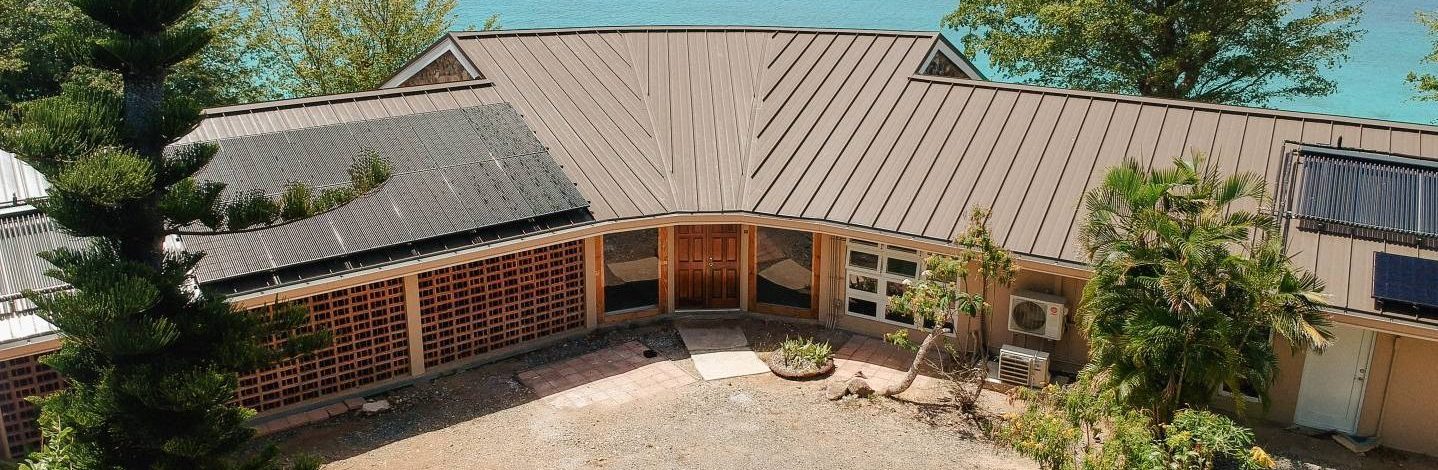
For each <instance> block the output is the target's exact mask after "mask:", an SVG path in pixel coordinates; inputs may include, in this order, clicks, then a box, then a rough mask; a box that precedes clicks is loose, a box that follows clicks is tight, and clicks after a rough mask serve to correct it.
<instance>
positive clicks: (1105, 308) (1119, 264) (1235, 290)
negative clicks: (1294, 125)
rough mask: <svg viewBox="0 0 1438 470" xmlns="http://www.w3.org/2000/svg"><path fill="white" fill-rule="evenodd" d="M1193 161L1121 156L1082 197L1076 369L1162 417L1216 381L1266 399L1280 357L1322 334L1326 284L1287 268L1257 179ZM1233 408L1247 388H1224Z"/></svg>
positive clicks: (1321, 342)
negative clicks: (1081, 352)
mask: <svg viewBox="0 0 1438 470" xmlns="http://www.w3.org/2000/svg"><path fill="white" fill-rule="evenodd" d="M1214 167H1215V165H1207V164H1206V162H1205V161H1204V160H1203V159H1202V158H1200V157H1195V158H1193V159H1184V158H1178V159H1175V160H1174V162H1173V167H1171V168H1166V169H1154V170H1148V169H1146V168H1145V167H1144V166H1143V165H1142V164H1140V163H1138V162H1134V161H1129V162H1127V163H1125V164H1124V165H1122V166H1119V167H1116V168H1114V169H1112V170H1110V171H1109V173H1108V174H1107V176H1106V177H1105V178H1104V180H1103V183H1102V184H1101V185H1100V186H1099V187H1097V188H1094V190H1092V191H1090V192H1089V193H1088V194H1087V195H1086V196H1085V199H1084V200H1085V205H1086V208H1087V215H1086V216H1085V217H1086V219H1085V220H1084V224H1083V226H1082V228H1081V229H1080V232H1079V234H1080V239H1079V241H1080V243H1081V245H1082V246H1083V248H1084V250H1085V252H1086V253H1087V255H1088V258H1089V263H1090V264H1091V265H1092V266H1093V270H1094V274H1093V277H1092V278H1091V279H1090V280H1089V282H1088V284H1087V285H1085V287H1084V296H1083V301H1082V303H1081V304H1080V309H1079V324H1080V326H1081V328H1083V330H1084V332H1085V333H1086V335H1087V336H1088V338H1089V345H1090V352H1089V363H1088V365H1087V366H1086V367H1085V369H1084V371H1083V374H1082V375H1084V376H1087V377H1091V378H1092V379H1093V380H1094V383H1095V384H1096V385H1098V386H1099V387H1100V388H1101V389H1103V390H1106V391H1112V392H1114V393H1115V394H1116V395H1117V397H1118V399H1119V400H1121V401H1122V402H1124V403H1126V404H1127V405H1129V406H1133V407H1136V408H1140V409H1145V410H1148V411H1149V415H1150V416H1152V417H1153V419H1155V420H1156V421H1157V422H1159V423H1166V422H1168V420H1169V419H1171V418H1172V417H1173V414H1174V412H1175V411H1176V410H1178V409H1179V408H1181V407H1184V406H1190V407H1203V406H1205V405H1206V404H1207V403H1208V402H1209V400H1210V399H1211V398H1212V397H1213V396H1214V394H1215V393H1216V392H1217V391H1218V390H1219V388H1220V387H1224V386H1226V387H1228V389H1229V390H1233V391H1239V390H1242V389H1244V386H1245V385H1246V386H1247V387H1248V388H1251V389H1252V390H1253V391H1254V392H1255V393H1257V394H1258V395H1259V397H1260V398H1262V399H1263V400H1264V402H1265V403H1267V400H1268V389H1269V386H1270V385H1271V384H1272V383H1273V380H1274V378H1275V377H1276V375H1275V374H1276V371H1277V368H1278V365H1277V364H1278V359H1277V355H1276V354H1275V352H1274V350H1273V344H1274V342H1273V340H1272V338H1271V337H1270V335H1277V336H1280V337H1282V338H1284V339H1286V340H1287V341H1288V343H1289V344H1291V345H1293V347H1294V348H1297V349H1321V348H1323V347H1325V346H1327V344H1328V343H1329V341H1330V340H1331V338H1332V333H1331V332H1330V331H1329V329H1328V327H1329V325H1330V323H1331V322H1330V320H1329V318H1328V316H1327V314H1326V313H1324V312H1323V311H1322V310H1321V307H1322V306H1323V305H1324V296H1323V295H1322V290H1323V283H1322V282H1321V281H1320V280H1319V279H1318V278H1317V277H1316V276H1314V275H1313V274H1312V273H1309V272H1305V271H1303V270H1301V269H1299V268H1296V267H1294V266H1292V265H1291V264H1290V262H1289V258H1288V256H1287V255H1286V253H1285V251H1284V247H1283V242H1282V237H1281V235H1280V233H1279V229H1278V224H1277V222H1276V221H1275V220H1274V218H1273V217H1272V216H1270V215H1266V214H1263V213H1259V212H1255V211H1254V210H1255V209H1256V208H1258V207H1261V206H1262V205H1263V204H1266V200H1267V195H1266V193H1265V186H1264V182H1263V179H1262V178H1261V177H1259V176H1256V175H1253V174H1239V175H1230V176H1223V175H1220V174H1219V173H1218V171H1217V170H1216V169H1213V168H1214ZM1233 395H1234V397H1235V398H1234V406H1235V407H1237V408H1239V409H1240V410H1242V409H1243V405H1244V402H1243V399H1242V398H1240V394H1239V393H1234V394H1233Z"/></svg>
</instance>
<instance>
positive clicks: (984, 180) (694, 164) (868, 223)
mask: <svg viewBox="0 0 1438 470" xmlns="http://www.w3.org/2000/svg"><path fill="white" fill-rule="evenodd" d="M451 37H453V38H454V39H455V40H457V41H459V43H460V45H461V50H462V52H463V53H464V54H465V55H466V56H467V59H468V60H470V61H471V62H472V63H473V64H474V65H475V66H476V67H477V68H478V69H479V70H480V72H481V73H483V74H484V76H485V77H487V79H486V80H471V81H466V82H457V83H450V84H440V85H426V86H421V87H411V88H402V89H391V90H380V91H374V92H364V93H355V94H347V95H336V96H326V97H317V98H305V99H299V100H287V101H281V102H273V103H259V104H253V105H243V106H235V107H228V108H219V109H213V110H210V111H208V113H207V116H208V118H207V119H206V120H205V121H204V123H203V124H202V125H201V126H200V128H199V129H197V130H196V131H195V133H194V134H193V135H192V136H190V137H188V139H189V140H214V139H219V138H225V137H236V136H243V135H253V134H257V133H264V132H273V131H278V130H286V129H295V128H302V127H309V126H315V125H322V124H326V123H334V122H346V121H352V120H361V119H373V118H378V117H389V116H398V115H405V114H414V113H421V112H425V111H431V110H438V109H453V108H456V107H460V106H472V105H479V104H490V103H499V102H509V103H511V104H512V105H513V106H514V107H515V108H516V109H517V110H518V111H519V112H520V113H521V114H522V115H523V116H524V118H525V120H526V121H527V123H528V124H529V125H530V127H531V128H533V129H534V130H535V132H536V134H537V135H538V137H539V140H540V142H542V143H544V144H545V145H546V146H548V147H549V149H550V153H551V154H552V155H553V156H554V157H555V159H556V160H557V161H558V162H559V163H560V164H562V165H563V166H564V168H565V172H566V174H567V175H568V176H569V178H570V179H571V180H573V181H574V182H575V183H576V184H577V185H578V187H579V189H580V192H581V193H582V194H583V195H584V196H585V197H587V198H588V199H590V202H591V209H592V210H593V212H594V215H595V218H596V219H597V220H601V221H602V220H606V219H617V218H633V217H644V216H652V215H660V214H667V213H683V212H752V213H758V214H767V215H777V216H783V217H792V218H804V219H811V220H825V221H832V222H838V223H844V224H851V225H856V226H864V227H873V228H878V229H883V230H890V231H896V232H900V233H904V234H908V235H913V236H921V237H927V238H932V239H948V238H951V237H952V236H953V235H954V234H955V233H957V232H958V231H960V230H962V229H963V228H964V227H963V224H964V219H965V217H964V214H966V213H967V212H968V211H969V210H970V209H972V208H975V207H992V208H993V209H994V217H993V220H992V225H993V228H994V231H995V236H996V237H997V238H998V239H999V240H1001V241H1002V242H1003V243H1004V244H1005V246H1006V247H1008V248H1010V249H1012V250H1014V251H1016V252H1019V253H1023V254H1026V255H1030V256H1033V257H1039V258H1048V259H1053V260H1055V261H1062V262H1071V263H1082V262H1084V261H1085V260H1084V259H1083V256H1082V253H1080V252H1079V250H1078V249H1077V247H1076V246H1075V233H1076V231H1077V227H1078V224H1079V223H1080V221H1079V220H1078V217H1079V216H1080V212H1081V208H1080V199H1081V196H1082V194H1084V192H1085V191H1087V190H1088V189H1090V188H1091V187H1093V185H1094V184H1096V182H1097V181H1098V180H1099V179H1100V178H1101V177H1102V174H1103V172H1104V171H1105V170H1106V169H1107V168H1109V167H1111V166H1113V165H1115V164H1117V163H1119V162H1120V161H1121V160H1123V159H1124V158H1126V157H1132V158H1137V159H1140V160H1142V161H1146V162H1149V163H1150V164H1151V165H1166V164H1167V162H1168V160H1169V159H1170V158H1171V157H1173V156H1175V155H1179V154H1182V153H1188V152H1193V151H1201V152H1205V153H1208V154H1209V155H1210V156H1211V157H1210V158H1211V161H1212V162H1213V163H1214V164H1216V165H1219V166H1220V167H1221V168H1223V169H1224V170H1225V171H1230V172H1232V171H1248V172H1254V173H1257V174H1259V175H1263V176H1264V177H1265V178H1267V180H1268V181H1269V182H1270V184H1271V185H1272V184H1274V182H1275V181H1276V180H1277V178H1278V173H1279V168H1280V166H1281V162H1282V158H1284V157H1283V154H1284V153H1285V151H1284V150H1285V143H1286V142H1303V143H1309V144H1319V145H1336V144H1338V143H1339V139H1340V138H1342V144H1343V146H1344V147H1348V148H1356V149H1363V150H1373V151H1385V152H1394V153H1402V154H1408V155H1415V156H1421V157H1424V158H1432V159H1438V128H1435V127H1432V126H1422V125H1410V124H1399V123H1392V122H1384V121H1375V120H1366V119H1355V118H1345V117H1335V116H1325V115H1317V114H1305V113H1292V112H1282V111H1272V110H1264V109H1254V108H1243V107H1234V106H1220V105H1210V104H1202V103H1192V102H1185V101H1175V100H1159V99H1147V98H1137V97H1130V96H1121V95H1112V94H1102V93H1090V92H1080V91H1072V90H1061V89H1051V88H1040V87H1032V86H1024V85H1013V84H1003V83H993V82H983V81H972V80H957V79H947V78H939V77H928V76H921V75H916V72H917V71H918V69H919V67H920V65H921V62H922V61H923V60H924V58H925V57H926V55H927V53H928V52H929V49H930V48H931V47H932V46H933V44H934V42H935V41H936V40H937V34H936V33H913V32H890V31H854V30H817V29H816V30H809V29H798V28H747V27H744V28H723V27H644V28H599V29H568V30H529V31H501V32H483V33H456V34H454V35H452V36H451ZM1289 236H1290V247H1291V251H1292V252H1293V254H1294V255H1295V259H1296V261H1297V262H1298V264H1300V265H1302V266H1304V267H1306V268H1308V269H1311V270H1313V271H1314V272H1316V273H1318V274H1319V275H1320V276H1321V277H1322V278H1323V279H1325V280H1326V281H1327V283H1328V285H1329V289H1328V290H1329V292H1330V293H1331V294H1332V295H1333V299H1332V300H1333V303H1334V305H1335V306H1338V307H1340V308H1347V309H1352V310H1358V311H1369V312H1371V311H1373V303H1372V300H1371V294H1370V290H1371V287H1372V282H1371V280H1372V272H1371V271H1372V253H1373V252H1375V251H1387V252H1393V253H1399V254H1405V255H1409V256H1421V257H1424V258H1430V259H1432V258H1438V252H1435V251H1432V250H1420V249H1419V248H1416V247H1412V246H1406V245H1399V244H1390V243H1384V242H1377V241H1368V240H1361V239H1353V238H1349V237H1344V236H1340V235H1328V234H1318V233H1314V232H1307V231H1301V230H1296V229H1295V230H1291V231H1290V232H1289Z"/></svg>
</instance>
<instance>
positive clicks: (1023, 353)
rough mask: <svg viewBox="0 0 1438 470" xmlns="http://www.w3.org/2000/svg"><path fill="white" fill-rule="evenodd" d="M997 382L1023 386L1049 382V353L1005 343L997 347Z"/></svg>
mask: <svg viewBox="0 0 1438 470" xmlns="http://www.w3.org/2000/svg"><path fill="white" fill-rule="evenodd" d="M998 375H999V382H1003V383H1006V384H1009V385H1022V386H1025V387H1043V386H1045V385H1048V384H1049V353H1046V352H1039V351H1034V350H1032V349H1025V348H1021V347H1018V346H1010V345H1007V344H1005V345H1004V346H1003V347H1002V348H999V374H998Z"/></svg>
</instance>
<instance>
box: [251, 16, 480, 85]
mask: <svg viewBox="0 0 1438 470" xmlns="http://www.w3.org/2000/svg"><path fill="white" fill-rule="evenodd" d="M238 1H240V2H242V3H243V4H244V5H245V6H246V8H247V9H248V10H249V11H251V12H253V13H252V17H254V18H256V19H257V22H258V25H259V32H258V35H257V37H256V38H255V42H254V45H255V48H256V49H257V50H258V51H259V52H260V53H261V55H262V57H264V62H265V63H267V64H271V66H272V67H273V68H272V69H271V71H270V73H268V74H266V75H265V76H264V77H262V78H263V79H264V80H265V81H266V83H268V84H270V87H271V88H273V89H276V90H279V91H280V92H281V93H283V94H285V95H287V96H311V95H322V94H333V93H347V92H352V91H363V90H371V89H374V88H375V87H378V86H379V85H380V84H381V83H383V82H384V81H385V79H388V78H389V77H390V76H392V75H394V74H395V73H396V72H398V71H399V70H400V68H402V67H404V65H405V64H406V63H408V62H409V61H410V60H411V59H413V58H414V57H415V56H417V55H419V53H420V52H422V51H424V49H425V48H426V47H429V45H431V44H433V43H434V42H435V41H436V40H438V39H439V38H440V37H441V36H442V35H444V33H445V32H447V31H449V30H450V29H451V27H452V26H453V25H454V21H455V18H456V16H455V14H454V7H455V6H456V5H457V4H458V2H457V0H422V1H415V0H238ZM484 27H485V29H497V28H498V27H499V18H498V17H497V16H492V17H490V18H489V19H488V20H486V21H485V24H484Z"/></svg>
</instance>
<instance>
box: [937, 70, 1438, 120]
mask: <svg viewBox="0 0 1438 470" xmlns="http://www.w3.org/2000/svg"><path fill="white" fill-rule="evenodd" d="M909 79H910V80H915V81H924V82H932V83H948V84H954V85H965V86H972V87H976V88H992V89H995V90H1013V91H1027V92H1033V93H1044V94H1049V95H1064V96H1081V97H1085V98H1098V99H1107V100H1113V101H1118V102H1128V103H1136V104H1148V105H1157V106H1168V107H1171V108H1188V109H1194V110H1205V111H1225V112H1232V113H1243V114H1249V115H1257V116H1263V117H1283V118H1290V119H1300V120H1304V121H1316V122H1327V123H1332V124H1353V125H1366V126H1374V127H1384V128H1389V129H1402V130H1408V131H1415V132H1426V133H1433V134H1438V125H1432V124H1421V123H1413V122H1403V121H1392V120H1385V119H1375V118H1364V117H1355V116H1343V115H1339V114H1327V113H1318V112H1312V111H1288V110H1282V109H1272V108H1260V107H1257V106H1241V105H1231V104H1219V103H1207V102H1203V101H1194V100H1185V99H1177V98H1155V97H1149V96H1137V95H1125V94H1122V93H1109V92H1101V91H1088V90H1076V89H1071V88H1059V87H1051V86H1043V85H1028V84H1023V83H1007V82H997V81H990V80H969V79H963V78H949V77H939V76H933V75H923V74H918V73H915V74H910V75H909Z"/></svg>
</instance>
